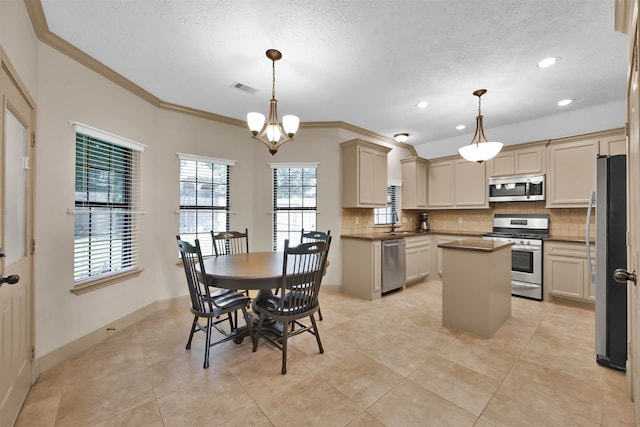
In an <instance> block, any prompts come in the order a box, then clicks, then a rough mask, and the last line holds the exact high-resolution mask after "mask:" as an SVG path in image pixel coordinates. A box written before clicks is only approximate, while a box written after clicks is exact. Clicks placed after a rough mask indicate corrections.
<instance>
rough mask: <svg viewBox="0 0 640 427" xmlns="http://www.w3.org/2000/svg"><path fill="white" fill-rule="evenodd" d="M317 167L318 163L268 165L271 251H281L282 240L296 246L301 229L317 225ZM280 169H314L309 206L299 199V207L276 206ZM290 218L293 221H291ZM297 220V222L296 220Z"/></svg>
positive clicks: (313, 227) (314, 227)
mask: <svg viewBox="0 0 640 427" xmlns="http://www.w3.org/2000/svg"><path fill="white" fill-rule="evenodd" d="M318 165H319V163H270V164H269V166H270V167H271V169H272V186H271V188H272V197H271V200H272V206H273V211H272V212H273V215H272V222H271V224H272V225H271V226H272V249H273V250H274V251H276V250H283V249H284V240H285V239H289V241H290V243H291V244H296V245H297V244H298V243H299V242H300V237H301V235H302V233H301V231H302V229H303V228H304V229H307V230H315V229H316V225H317V223H318ZM282 169H314V170H315V177H314V178H313V179H314V181H313V185H312V186H308V185H307V186H303V187H307V188H309V187H313V188H314V189H315V198H314V200H313V202H312V203H311V204H310V205H305V201H306V199H307V198H302V199H301V205H296V204H295V203H294V206H291V204H289V206H284V205H283V206H278V203H277V197H278V186H277V182H276V179H277V173H278V170H282ZM292 218H293V219H294V220H293V221H292ZM296 219H297V220H296Z"/></svg>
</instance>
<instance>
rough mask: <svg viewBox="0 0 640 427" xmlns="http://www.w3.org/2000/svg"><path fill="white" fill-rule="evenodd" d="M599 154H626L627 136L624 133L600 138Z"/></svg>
mask: <svg viewBox="0 0 640 427" xmlns="http://www.w3.org/2000/svg"><path fill="white" fill-rule="evenodd" d="M600 154H602V155H606V156H615V155H617V154H627V137H626V136H624V135H617V136H610V137H607V138H603V139H601V140H600Z"/></svg>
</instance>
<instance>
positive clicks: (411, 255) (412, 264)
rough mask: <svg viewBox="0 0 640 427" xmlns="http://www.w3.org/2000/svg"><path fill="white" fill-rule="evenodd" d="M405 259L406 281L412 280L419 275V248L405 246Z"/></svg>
mask: <svg viewBox="0 0 640 427" xmlns="http://www.w3.org/2000/svg"><path fill="white" fill-rule="evenodd" d="M406 257H407V258H406V260H407V278H406V281H407V283H408V282H413V281H414V280H417V279H418V277H419V276H420V274H419V269H420V267H419V266H420V248H407V250H406Z"/></svg>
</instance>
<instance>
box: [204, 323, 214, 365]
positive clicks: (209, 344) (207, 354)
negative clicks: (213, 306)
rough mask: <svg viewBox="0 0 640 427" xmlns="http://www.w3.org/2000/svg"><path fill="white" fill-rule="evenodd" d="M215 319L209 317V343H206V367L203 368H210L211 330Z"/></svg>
mask: <svg viewBox="0 0 640 427" xmlns="http://www.w3.org/2000/svg"><path fill="white" fill-rule="evenodd" d="M212 325H213V319H212V318H211V317H207V341H206V342H205V343H204V365H203V368H204V369H207V368H208V367H209V350H211V328H212V327H213V326H212Z"/></svg>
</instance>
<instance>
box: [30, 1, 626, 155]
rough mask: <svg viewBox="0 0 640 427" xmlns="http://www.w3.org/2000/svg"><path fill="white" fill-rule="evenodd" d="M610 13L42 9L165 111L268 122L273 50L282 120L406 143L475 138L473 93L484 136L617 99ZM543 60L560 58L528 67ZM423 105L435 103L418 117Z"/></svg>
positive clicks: (193, 5)
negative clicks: (338, 124) (342, 126)
mask: <svg viewBox="0 0 640 427" xmlns="http://www.w3.org/2000/svg"><path fill="white" fill-rule="evenodd" d="M614 3H615V2H614V0H527V1H521V0H443V1H441V0H386V1H381V0H362V1H355V0H343V1H337V0H334V1H327V0H308V1H307V0H287V1H266V0H218V1H213V0H136V1H131V0H92V1H88V0H42V6H43V10H44V12H45V17H46V20H47V23H48V26H49V29H50V30H51V32H53V33H55V34H57V35H58V36H60V37H62V38H63V39H65V40H66V41H68V42H70V43H71V44H73V45H74V46H76V47H78V48H79V49H81V50H82V51H84V52H85V53H87V54H89V55H91V56H92V57H94V58H96V59H97V60H98V61H100V62H102V63H103V64H105V65H107V66H108V67H110V68H112V69H113V70H115V71H116V72H118V73H120V74H121V75H123V76H124V77H126V78H127V79H129V80H131V81H132V82H134V83H136V84H137V85H139V86H141V87H142V88H144V89H145V90H147V91H148V92H150V93H152V94H153V95H155V96H157V97H158V98H160V99H161V100H163V101H166V102H169V103H175V104H179V105H184V106H188V107H192V108H196V109H200V110H204V111H207V112H212V113H216V114H220V115H224V116H228V117H233V118H237V119H241V120H244V119H245V117H246V113H247V112H249V111H259V112H262V113H264V114H266V113H267V109H268V101H269V98H270V97H271V62H270V61H269V60H268V59H267V58H266V57H265V55H264V52H265V51H266V50H267V49H269V48H276V49H279V50H280V51H281V52H282V53H283V59H282V60H281V61H279V62H277V63H276V97H277V99H278V101H279V112H280V115H281V116H282V115H284V114H296V115H298V116H299V117H300V119H301V121H303V122H316V121H334V120H338V121H344V122H347V123H350V124H353V125H356V126H359V127H362V128H365V129H368V130H371V131H373V132H376V133H379V134H381V135H385V136H389V137H391V136H392V135H393V134H394V133H397V132H409V133H410V134H411V138H410V139H409V141H408V143H412V144H423V143H427V142H430V141H438V140H443V139H446V138H450V137H453V136H455V135H459V134H460V132H462V133H464V134H468V133H473V129H474V126H475V115H476V114H477V109H478V104H477V98H476V97H474V96H473V95H472V92H473V91H474V90H476V89H479V88H486V89H488V92H487V94H486V95H484V96H483V98H482V113H483V114H484V116H485V130H486V133H487V136H488V137H489V138H490V137H491V128H494V127H500V126H507V125H510V124H514V123H518V122H521V121H523V120H529V119H534V118H540V117H545V116H550V115H554V114H558V113H559V112H561V111H566V110H560V109H559V107H557V106H556V104H555V103H556V101H558V100H559V99H562V98H572V99H575V102H574V103H573V104H572V105H571V106H569V107H566V108H568V109H573V110H578V109H582V108H586V107H593V106H595V105H598V104H605V103H611V102H614V101H621V100H624V98H625V86H626V69H627V65H626V64H627V59H626V36H625V35H624V34H621V33H618V32H615V31H614ZM548 56H559V57H561V61H560V63H559V64H558V65H557V66H555V67H552V68H549V69H539V68H537V67H536V63H537V62H538V61H539V60H541V59H542V58H545V57H548ZM235 82H239V83H242V84H244V85H247V86H250V87H252V88H255V89H257V91H256V92H255V93H248V92H244V91H241V90H239V89H236V88H234V87H233V84H234V83H235ZM421 100H427V101H428V102H429V103H430V106H429V107H428V108H427V109H424V110H421V109H418V108H416V104H417V103H418V102H419V101H421ZM622 122H624V118H623V119H622ZM458 124H466V125H467V129H465V130H464V131H457V130H456V129H455V126H456V125H458ZM468 138H469V140H470V135H469V136H468ZM507 143H508V142H507Z"/></svg>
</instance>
